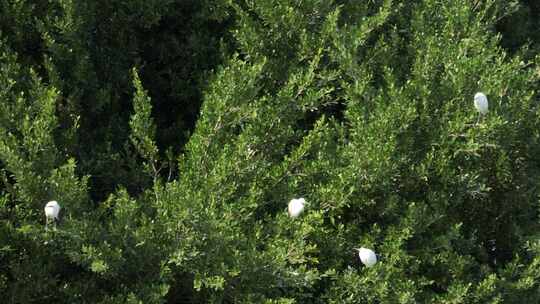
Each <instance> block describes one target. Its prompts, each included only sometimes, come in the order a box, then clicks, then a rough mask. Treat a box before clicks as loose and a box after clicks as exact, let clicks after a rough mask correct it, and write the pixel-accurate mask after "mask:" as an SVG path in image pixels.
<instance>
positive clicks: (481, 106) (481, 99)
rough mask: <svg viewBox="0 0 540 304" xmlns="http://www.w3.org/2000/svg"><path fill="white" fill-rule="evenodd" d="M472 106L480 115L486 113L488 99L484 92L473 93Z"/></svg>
mask: <svg viewBox="0 0 540 304" xmlns="http://www.w3.org/2000/svg"><path fill="white" fill-rule="evenodd" d="M474 107H475V108H476V110H477V111H478V112H479V113H480V114H481V115H485V114H487V112H488V99H487V97H486V95H485V94H484V93H482V92H478V93H476V94H475V95H474Z"/></svg>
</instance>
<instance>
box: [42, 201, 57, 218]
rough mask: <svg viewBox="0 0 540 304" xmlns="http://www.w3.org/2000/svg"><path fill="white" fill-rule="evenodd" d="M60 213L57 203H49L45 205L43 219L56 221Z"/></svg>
mask: <svg viewBox="0 0 540 304" xmlns="http://www.w3.org/2000/svg"><path fill="white" fill-rule="evenodd" d="M59 213H60V205H59V204H58V202H57V201H50V202H48V203H47V205H45V217H47V219H55V220H58V214H59Z"/></svg>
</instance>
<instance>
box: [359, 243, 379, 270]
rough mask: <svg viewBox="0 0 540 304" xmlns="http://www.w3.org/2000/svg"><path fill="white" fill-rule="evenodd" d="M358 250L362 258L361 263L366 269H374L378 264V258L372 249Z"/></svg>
mask: <svg viewBox="0 0 540 304" xmlns="http://www.w3.org/2000/svg"><path fill="white" fill-rule="evenodd" d="M356 250H358V257H359V258H360V261H361V262H362V264H364V265H366V267H372V266H373V265H375V263H377V256H376V255H375V252H373V250H371V249H367V248H364V247H362V248H356Z"/></svg>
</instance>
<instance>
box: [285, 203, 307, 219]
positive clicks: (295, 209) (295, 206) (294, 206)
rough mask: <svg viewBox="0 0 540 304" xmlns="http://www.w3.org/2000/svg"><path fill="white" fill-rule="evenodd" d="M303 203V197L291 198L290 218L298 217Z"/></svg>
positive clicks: (302, 209)
mask: <svg viewBox="0 0 540 304" xmlns="http://www.w3.org/2000/svg"><path fill="white" fill-rule="evenodd" d="M305 204H306V200H305V199H303V198H298V199H292V200H291V201H290V202H289V208H288V211H289V216H290V217H292V218H296V217H298V216H299V215H300V214H301V213H302V211H304V206H305Z"/></svg>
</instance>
